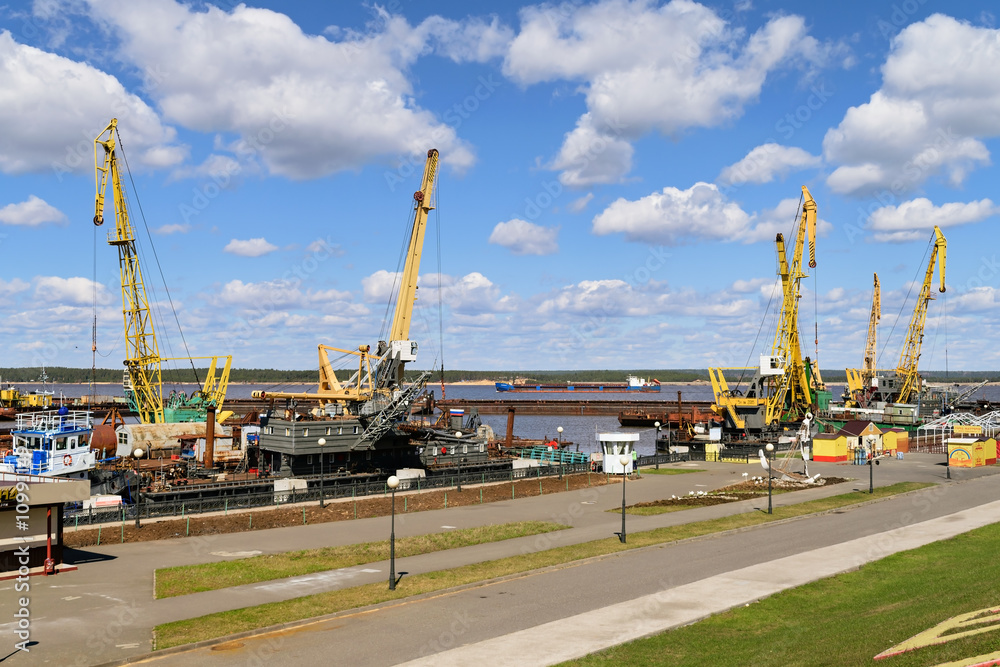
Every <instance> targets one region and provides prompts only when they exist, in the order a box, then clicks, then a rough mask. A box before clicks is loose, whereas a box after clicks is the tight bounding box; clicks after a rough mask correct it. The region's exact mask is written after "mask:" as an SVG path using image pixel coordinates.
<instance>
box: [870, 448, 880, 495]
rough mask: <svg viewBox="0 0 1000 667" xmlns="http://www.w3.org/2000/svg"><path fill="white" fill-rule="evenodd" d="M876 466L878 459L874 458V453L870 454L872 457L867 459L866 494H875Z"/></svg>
mask: <svg viewBox="0 0 1000 667" xmlns="http://www.w3.org/2000/svg"><path fill="white" fill-rule="evenodd" d="M877 465H878V459H876V458H875V452H872V457H871V458H870V459H868V493H875V466H877Z"/></svg>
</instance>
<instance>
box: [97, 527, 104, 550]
mask: <svg viewBox="0 0 1000 667" xmlns="http://www.w3.org/2000/svg"><path fill="white" fill-rule="evenodd" d="M101 528H103V526H98V527H97V546H101Z"/></svg>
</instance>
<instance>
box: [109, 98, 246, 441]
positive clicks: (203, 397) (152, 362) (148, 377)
mask: <svg viewBox="0 0 1000 667" xmlns="http://www.w3.org/2000/svg"><path fill="white" fill-rule="evenodd" d="M117 136H118V119H117V118H112V119H111V122H110V123H109V124H108V126H107V127H105V128H104V130H102V131H101V133H100V134H99V135H97V138H96V139H94V176H95V180H96V189H97V192H96V195H95V197H94V224H95V225H98V226H100V225H103V224H104V208H105V196H106V194H107V189H108V184H109V182H110V185H111V193H112V199H113V202H114V209H115V230H114V231H113V232H108V244H110V245H113V246H115V247H116V248H118V264H119V268H120V270H121V290H122V316H123V318H124V321H125V375H124V379H123V382H122V385H123V388H124V390H125V396H126V398H127V399H128V402H129V407H130V408H131V409H132V411H133V412H135V413H136V414H137V415H138V416H139V420H140V421H141V422H142V423H143V424H154V423H162V422H171V421H202V420H204V415H205V413H206V408H207V407H208V406H214V407H215V408H217V409H220V411H219V412H217V417H219V418H224V413H222V412H221V407H222V402H223V401H224V400H225V397H226V388H227V386H228V384H229V370H230V366H231V365H232V361H233V358H232V356H227V357H226V362H225V366H224V368H223V369H222V371H221V372H220V373H219V376H218V378H216V370H217V364H218V360H219V358H220V357H189V358H184V360H185V361H187V360H191V361H193V360H195V359H207V360H211V361H210V365H209V370H208V375H207V377H206V378H205V382H204V384H203V385H202V387H201V388H200V389H199V390H198V391H196V392H194V393H193V395H192V396H191V397H190V398H188V397H186V396H183V395H177V394H172V395H171V396H170V398H169V401H168V402H164V400H163V372H162V364H163V362H164V361H179V359H174V360H172V359H166V358H163V357H161V356H160V351H159V346H158V344H157V342H156V331H155V329H154V326H153V317H152V311H151V310H150V308H149V299H148V298H147V296H146V284H145V282H144V281H143V278H142V265H141V264H140V262H139V254H138V252H137V248H136V243H135V229H134V228H133V227H132V222H131V220H130V219H129V214H128V204H127V202H126V198H125V188H124V186H123V184H122V179H121V172H120V170H119V167H118V156H117V152H116V145H117V144H116V137H117Z"/></svg>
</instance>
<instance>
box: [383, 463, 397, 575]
mask: <svg viewBox="0 0 1000 667" xmlns="http://www.w3.org/2000/svg"><path fill="white" fill-rule="evenodd" d="M385 483H386V485H387V486H388V487H389V488H390V489H391V490H392V524H391V528H390V529H389V590H390V591H394V590H396V487H397V486H399V478H398V477H396V476H395V475H392V476H391V477H390V478H389V479H387V480H386V481H385Z"/></svg>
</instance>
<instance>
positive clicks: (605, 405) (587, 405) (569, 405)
mask: <svg viewBox="0 0 1000 667" xmlns="http://www.w3.org/2000/svg"><path fill="white" fill-rule="evenodd" d="M711 404H712V402H711V401H685V402H684V407H685V408H687V409H692V408H697V409H699V410H701V411H702V412H708V411H709V410H710V408H709V406H710V405H711ZM437 406H438V407H439V408H441V409H442V410H449V409H453V408H454V409H464V410H466V411H467V412H468V411H470V410H473V409H475V410H478V411H479V414H481V415H505V414H507V412H508V410H510V409H511V408H513V409H514V411H515V412H516V413H517V414H519V415H552V416H561V415H577V416H581V417H604V416H608V417H617V416H618V414H619V413H620V412H624V411H628V410H640V411H646V412H657V411H666V410H669V409H671V408H675V409H676V406H677V402H676V401H663V400H660V401H622V400H600V399H597V400H548V399H531V398H525V399H516V398H515V399H510V398H504V399H459V398H455V399H452V398H449V399H445V400H443V401H438V402H437Z"/></svg>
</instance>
